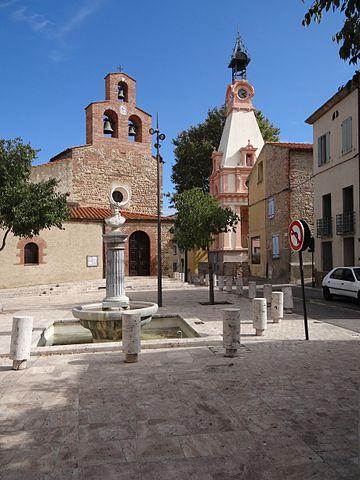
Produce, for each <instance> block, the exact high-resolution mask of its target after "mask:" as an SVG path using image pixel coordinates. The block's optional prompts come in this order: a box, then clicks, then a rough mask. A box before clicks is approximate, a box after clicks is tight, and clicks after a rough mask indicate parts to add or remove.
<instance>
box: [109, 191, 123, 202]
mask: <svg viewBox="0 0 360 480" xmlns="http://www.w3.org/2000/svg"><path fill="white" fill-rule="evenodd" d="M112 198H113V200H114V202H116V203H121V202H122V201H123V200H124V195H123V194H122V193H121V192H120V191H119V190H114V191H113V192H112Z"/></svg>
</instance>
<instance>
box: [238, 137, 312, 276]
mask: <svg viewBox="0 0 360 480" xmlns="http://www.w3.org/2000/svg"><path fill="white" fill-rule="evenodd" d="M247 183H248V188H249V257H250V258H249V261H250V272H251V275H252V276H254V277H260V278H269V279H273V280H276V281H285V282H289V281H297V280H299V278H300V270H299V258H298V254H294V253H293V252H292V251H291V250H290V248H289V244H288V229H289V224H290V222H291V221H292V220H294V219H303V220H305V221H306V222H307V223H308V224H309V226H310V228H311V229H312V224H313V187H312V144H308V143H283V142H267V143H265V145H264V147H263V149H262V151H261V153H260V155H259V157H258V159H257V161H256V164H255V167H254V168H253V170H252V171H251V173H250V175H249V177H248V180H247ZM304 270H305V277H306V278H311V274H312V264H311V254H310V253H309V252H304Z"/></svg>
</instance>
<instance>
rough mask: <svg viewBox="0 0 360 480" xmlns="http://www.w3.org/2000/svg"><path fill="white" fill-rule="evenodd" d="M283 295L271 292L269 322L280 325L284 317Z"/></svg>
mask: <svg viewBox="0 0 360 480" xmlns="http://www.w3.org/2000/svg"><path fill="white" fill-rule="evenodd" d="M283 306H284V294H283V292H273V294H272V299H271V320H272V321H273V322H274V323H280V322H281V320H282V319H283V317H284V308H283Z"/></svg>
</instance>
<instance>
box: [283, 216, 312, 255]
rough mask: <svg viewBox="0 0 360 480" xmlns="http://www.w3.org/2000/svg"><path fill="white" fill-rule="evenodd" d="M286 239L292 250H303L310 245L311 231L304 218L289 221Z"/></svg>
mask: <svg viewBox="0 0 360 480" xmlns="http://www.w3.org/2000/svg"><path fill="white" fill-rule="evenodd" d="M288 239H289V244H290V248H291V250H293V251H294V252H303V251H304V250H306V249H307V248H308V247H309V246H310V243H311V232H310V228H309V225H308V224H307V223H306V222H305V220H293V221H292V222H291V223H290V226H289V233H288Z"/></svg>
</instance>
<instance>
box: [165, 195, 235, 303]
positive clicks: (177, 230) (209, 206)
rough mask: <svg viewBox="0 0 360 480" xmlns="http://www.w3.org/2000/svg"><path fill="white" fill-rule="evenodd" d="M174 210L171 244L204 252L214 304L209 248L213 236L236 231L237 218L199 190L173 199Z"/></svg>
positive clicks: (212, 273) (211, 301)
mask: <svg viewBox="0 0 360 480" xmlns="http://www.w3.org/2000/svg"><path fill="white" fill-rule="evenodd" d="M172 201H173V204H174V207H175V209H176V211H177V215H176V219H175V222H174V226H173V229H172V232H173V234H174V241H175V242H176V244H177V245H178V246H179V247H180V248H183V249H184V250H194V249H196V250H197V249H202V250H204V251H206V252H207V256H208V266H209V280H210V281H209V302H210V304H211V305H213V304H214V272H213V265H212V262H211V261H210V247H211V245H212V243H213V242H214V240H215V235H217V234H219V233H223V232H228V231H236V225H237V223H238V221H239V217H238V216H237V215H236V214H235V213H234V212H233V211H232V210H231V209H230V208H222V207H221V206H220V204H219V202H218V201H217V200H216V199H215V198H214V197H213V196H212V195H210V194H209V193H206V192H204V191H203V190H202V189H201V188H192V189H190V190H187V191H184V192H182V193H178V194H175V195H174V196H173V200H172Z"/></svg>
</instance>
